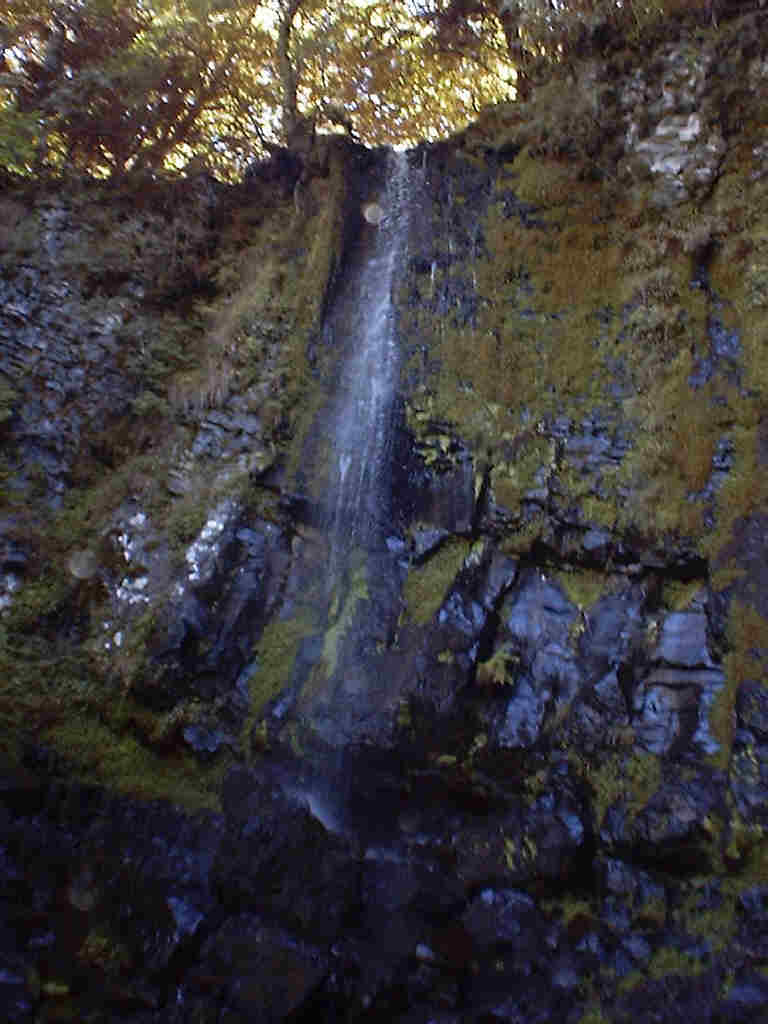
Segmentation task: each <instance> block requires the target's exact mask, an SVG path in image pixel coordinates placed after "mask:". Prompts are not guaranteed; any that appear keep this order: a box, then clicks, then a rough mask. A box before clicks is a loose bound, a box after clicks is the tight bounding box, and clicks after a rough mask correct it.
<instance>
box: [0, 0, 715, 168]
mask: <svg viewBox="0 0 768 1024" xmlns="http://www.w3.org/2000/svg"><path fill="white" fill-rule="evenodd" d="M713 3H714V0H630V2H629V3H623V2H621V0H563V2H560V3H557V4H550V3H548V2H545V0H418V2H416V0H399V2H396V3H395V2H383V0H348V2H345V3H329V2H327V0H181V2H174V3H171V2H169V0H151V2H149V3H147V2H145V0H9V3H8V5H7V7H6V13H5V14H4V15H3V19H2V20H0V168H4V169H5V170H6V171H10V172H12V173H15V174H22V175H40V174H44V173H45V174H50V173H54V174H59V173H63V172H64V171H67V172H72V171H73V170H74V171H76V172H77V171H79V172H81V173H86V174H91V175H96V176H99V177H107V176H111V177H122V176H124V175H126V174H132V175H141V174H152V173H157V172H158V171H160V170H168V169H171V170H179V169H181V168H185V167H186V168H187V169H188V170H190V169H192V168H197V169H201V168H203V167H207V168H208V169H209V170H212V171H214V172H215V173H217V174H218V175H220V176H224V177H232V176H237V175H238V174H241V173H242V171H243V170H244V168H245V167H246V165H247V164H248V162H249V161H250V160H252V159H253V158H254V157H260V156H263V155H264V154H265V153H267V152H269V151H271V150H272V149H273V148H274V147H275V146H276V145H279V144H281V143H282V144H285V143H287V144H288V145H291V146H294V147H297V146H298V147H300V145H301V142H302V136H303V135H304V136H306V133H307V131H309V132H310V133H311V132H313V131H314V129H315V127H316V126H317V127H319V128H320V129H321V130H338V131H349V132H351V133H353V134H354V135H355V136H356V137H357V138H358V139H359V140H360V141H362V142H365V143H368V144H379V143H389V144H397V143H401V144H402V143H404V142H414V141H415V140H417V139H419V138H435V137H437V136H441V135H446V134H449V133H450V132H452V131H455V130H456V129H457V128H459V127H461V126H462V124H464V123H466V122H467V121H468V120H471V119H473V118H474V117H475V116H476V115H477V113H478V112H479V110H480V109H482V108H483V107H485V106H487V105H488V104H491V103H495V102H498V101H499V100H504V99H511V98H513V97H514V96H515V95H516V94H520V93H522V94H523V95H527V93H528V92H529V91H530V90H531V88H532V87H533V86H535V85H536V84H537V83H538V82H540V81H541V79H542V74H543V75H544V77H546V68H547V67H551V66H552V65H554V64H563V63H564V62H565V63H567V62H569V61H570V60H571V59H574V58H576V57H578V56H580V55H583V54H585V53H597V54H605V53H606V52H608V51H609V50H611V49H613V48H615V45H616V42H617V40H618V39H625V38H627V37H630V38H631V37H633V36H634V37H635V38H637V37H638V35H639V34H641V33H642V32H643V31H645V30H646V29H648V28H649V27H651V28H652V27H653V26H654V25H656V26H658V25H660V24H663V23H665V22H667V21H669V20H674V19H675V18H679V17H680V16H684V15H686V14H688V13H691V12H692V14H693V16H694V17H695V18H696V19H699V20H700V19H702V18H704V19H705V20H709V19H710V18H711V17H713V14H714V12H713ZM720 6H721V7H726V6H727V0H721V3H720Z"/></svg>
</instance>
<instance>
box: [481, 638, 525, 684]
mask: <svg viewBox="0 0 768 1024" xmlns="http://www.w3.org/2000/svg"><path fill="white" fill-rule="evenodd" d="M516 661H517V659H516V658H515V657H514V656H513V655H512V653H511V652H510V651H509V650H508V649H507V648H506V647H500V648H499V649H498V650H497V651H494V653H493V654H492V655H491V657H490V658H488V660H487V661H481V662H479V664H478V666H477V676H476V681H477V684H478V686H493V685H499V686H501V685H509V684H511V683H513V682H514V680H515V672H514V669H515V663H516Z"/></svg>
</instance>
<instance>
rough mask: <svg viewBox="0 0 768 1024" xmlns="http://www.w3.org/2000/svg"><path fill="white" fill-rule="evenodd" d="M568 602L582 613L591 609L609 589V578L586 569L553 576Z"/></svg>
mask: <svg viewBox="0 0 768 1024" xmlns="http://www.w3.org/2000/svg"><path fill="white" fill-rule="evenodd" d="M555 578H556V580H557V582H558V583H559V584H560V586H561V587H562V589H563V591H564V592H565V594H566V596H567V598H568V600H569V601H571V602H572V603H573V604H575V605H576V607H577V608H579V609H580V610H582V611H585V610H586V609H588V608H591V607H592V605H594V604H595V603H596V602H597V600H598V599H599V598H600V597H602V596H603V595H604V594H606V593H609V592H610V589H611V580H610V577H608V576H606V574H605V573H602V572H594V571H591V570H588V569H574V570H573V571H571V572H559V573H557V574H556V576H555Z"/></svg>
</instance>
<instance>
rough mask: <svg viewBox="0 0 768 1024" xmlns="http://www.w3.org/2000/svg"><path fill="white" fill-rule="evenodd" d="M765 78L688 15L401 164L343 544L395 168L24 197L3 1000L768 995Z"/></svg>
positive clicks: (507, 1011) (285, 166) (3, 400)
mask: <svg viewBox="0 0 768 1024" xmlns="http://www.w3.org/2000/svg"><path fill="white" fill-rule="evenodd" d="M761 17H762V20H760V19H761ZM767 85H768V47H767V46H766V33H765V18H764V16H762V15H761V14H758V15H754V16H748V17H745V18H742V19H739V20H734V21H731V22H728V23H727V24H725V25H723V26H722V27H721V28H720V29H719V30H717V31H714V30H713V31H706V32H705V31H700V32H698V33H697V32H692V31H674V30H673V29H672V28H670V30H669V32H668V34H667V37H666V38H665V39H659V40H657V41H656V42H655V43H654V45H653V46H652V47H651V48H650V49H649V50H648V51H647V52H645V53H644V54H643V56H642V59H640V58H639V57H638V54H637V52H636V51H633V50H632V49H630V48H627V49H626V50H615V51H613V52H612V53H611V54H610V55H609V56H606V57H604V58H602V59H601V60H599V61H597V60H595V61H594V62H587V61H584V62H581V63H579V64H578V65H575V66H574V67H573V68H572V69H570V70H569V72H568V74H567V75H565V73H564V76H563V77H562V78H558V79H554V80H553V81H552V82H550V84H549V85H547V86H543V87H542V88H541V89H540V90H539V91H538V92H537V93H536V96H535V99H534V100H533V101H531V102H530V103H528V104H520V105H509V106H502V107H498V108H495V109H493V110H491V111H488V112H486V113H485V114H484V115H483V116H482V117H481V119H480V120H479V121H478V123H477V124H475V125H473V126H471V127H470V128H469V129H467V131H466V132H464V133H462V134H461V135H460V136H457V137H455V138H453V139H451V140H449V141H446V142H443V143H440V144H437V145H434V146H423V147H420V148H419V149H418V150H416V151H414V152H412V153H410V154H409V155H408V162H409V164H410V166H411V170H412V173H411V175H410V178H409V181H410V185H409V188H410V192H409V196H408V199H407V201H408V203H409V206H410V216H409V222H408V223H409V231H408V235H407V239H406V238H400V239H399V242H398V253H397V265H396V268H395V271H394V272H393V278H392V279H393V281H394V282H395V295H394V299H393V306H392V308H391V310H389V311H386V316H385V317H384V319H385V320H387V322H388V323H391V330H392V332H393V335H392V336H393V339H394V340H395V341H396V348H397V352H398V363H397V366H398V372H399V382H398V385H397V387H396V390H395V395H394V399H393V401H392V403H391V407H388V414H387V415H388V419H387V424H388V438H389V442H388V444H387V445H386V446H383V447H382V454H381V455H380V460H381V461H380V464H377V468H375V472H377V473H380V474H381V475H382V479H383V478H386V481H387V487H386V491H387V493H386V495H385V496H383V497H382V494H383V491H381V490H380V491H377V492H376V493H377V494H378V495H379V497H378V498H377V499H376V502H375V503H378V506H379V507H378V509H377V508H373V507H368V508H366V510H365V514H366V515H370V516H371V517H373V518H374V519H375V520H376V528H375V530H371V531H369V532H368V533H366V534H365V537H367V538H368V539H367V540H365V539H361V538H362V537H363V535H362V534H361V533H360V532H359V531H355V530H351V531H350V532H349V534H348V540H347V543H344V540H343V538H342V539H341V540H340V539H339V533H340V531H339V530H338V529H336V528H332V523H333V522H334V521H335V520H334V519H333V513H332V511H329V510H332V509H333V508H334V500H335V499H334V492H335V490H336V489H337V485H338V474H339V469H338V467H337V466H336V462H335V461H334V460H335V459H336V458H337V454H336V453H335V451H334V440H333V438H334V435H333V423H334V422H335V420H334V417H335V416H336V412H335V410H337V409H338V403H339V401H340V398H339V395H340V393H341V392H342V391H343V390H344V388H346V387H347V386H348V380H347V378H346V377H345V371H344V367H345V366H347V365H349V361H350V359H351V358H352V356H353V353H354V351H355V347H356V344H357V341H356V339H357V338H358V336H359V333H360V331H363V330H365V326H364V325H365V321H366V317H367V309H368V307H367V306H366V302H367V301H369V299H370V295H369V293H370V289H371V287H372V286H371V284H370V281H369V278H368V277H366V274H365V272H364V268H365V267H366V266H370V261H371V259H373V258H374V255H375V253H376V251H377V249H376V246H377V244H378V243H377V237H378V236H377V232H378V231H379V230H380V229H379V227H377V226H376V223H370V222H369V220H373V221H374V222H375V221H376V220H377V217H378V214H377V213H376V208H374V207H371V205H370V204H379V203H381V202H382V195H383V194H384V192H385V190H386V178H387V174H388V173H389V172H388V171H387V160H386V157H385V154H383V153H375V152H374V153H371V152H366V151H363V150H359V149H357V148H356V147H354V146H352V145H351V144H349V143H347V142H346V141H344V140H320V141H319V142H318V144H317V146H316V150H315V152H314V153H313V154H312V156H311V158H309V159H308V160H307V161H306V163H305V165H304V167H303V169H302V168H301V167H299V166H298V165H297V164H296V162H295V159H294V158H292V157H291V156H290V154H283V155H282V158H281V159H279V160H276V161H274V162H272V163H270V164H268V165H263V166H260V167H256V168H254V169H253V173H252V174H251V175H250V176H249V179H248V180H247V181H246V182H245V183H244V184H243V185H242V186H241V187H238V188H232V187H225V186H222V185H219V184H217V183H216V182H214V181H212V180H210V179H208V178H206V177H204V176H203V177H200V178H198V179H195V180H192V181H184V182H179V183H175V184H161V183H156V182H155V183H151V184H148V185H146V186H145V187H144V188H143V189H137V190H133V191H131V192H130V193H120V192H116V191H110V190H108V189H105V188H99V187H98V186H96V185H91V186H88V187H87V188H86V187H84V186H81V187H80V188H79V189H75V188H60V189H56V190H50V191H41V190H40V189H32V188H27V189H26V190H25V189H22V188H11V187H7V188H6V189H5V190H4V191H3V192H2V193H0V210H1V212H2V218H0V219H1V220H2V223H3V228H2V234H1V235H0V247H1V251H2V257H3V262H2V275H1V276H0V371H1V372H2V377H1V378H0V417H1V421H0V430H2V431H3V463H2V470H3V490H2V510H1V512H0V537H1V538H2V552H3V560H2V567H1V568H2V576H0V583H1V584H2V598H1V600H2V607H3V611H2V617H1V618H0V639H1V640H2V649H1V650H0V658H2V681H0V717H1V718H2V723H3V731H2V737H3V739H2V746H1V747H0V752H1V753H2V761H1V762H0V778H2V788H1V789H0V795H1V796H2V803H1V804H0V821H2V822H3V828H2V830H1V833H2V839H0V871H1V872H2V881H3V888H2V898H3V900H4V901H5V912H4V914H3V915H2V916H0V920H5V921H6V922H7V924H5V925H0V951H2V954H3V956H4V958H5V959H4V964H3V967H2V969H0V1005H2V1007H3V1010H4V1011H5V1013H6V1016H7V1018H8V1019H9V1020H17V1021H27V1020H29V1021H31V1020H53V1019H56V1020H92V1021H101V1020H104V1021H116V1020H125V1021H130V1022H139V1021H141V1022H144V1021H158V1022H159V1021H164V1022H167V1021H179V1022H181V1021H184V1022H188V1021H192V1020H200V1021H209V1020H210V1021H214V1020H227V1021H232V1022H235V1021H246V1020H248V1021H252V1020H265V1021H267V1020H270V1021H272V1020H291V1021H299V1020H307V1021H310V1020H325V1019H327V1020H355V1019H357V1018H358V1017H360V1018H362V1017H365V1018H366V1019H373V1020H376V1019H380V1020H387V1021H391V1020H403V1021H411V1020H413V1021H416V1020H427V1019H430V1020H432V1019H434V1020H445V1021H449V1020H450V1021H456V1020H500V1021H521V1022H522V1021H525V1022H529V1021H537V1020H540V1021H549V1020H563V1021H573V1022H576V1021H593V1022H597V1021H599V1020H615V1021H630V1020H633V1021H634V1020H639V1019H643V1020H647V1019H654V1020H659V1021H665V1020H670V1021H671V1020H673V1019H674V1020H677V1019H678V1018H679V1016H680V1014H681V1013H689V1014H696V1015H697V1016H698V1018H699V1019H703V1020H714V1019H717V1020H721V1021H742V1020H753V1019H756V1017H755V1014H757V1013H758V1011H759V1008H760V1007H762V1006H763V1005H764V1004H765V1002H766V1000H767V999H768V982H767V981H766V978H765V973H764V964H765V958H766V956H768V924H767V922H768V909H767V908H768V878H767V877H766V862H765V857H766V849H767V848H766V840H765V833H764V829H765V827H766V807H767V806H768V779H766V768H765V764H764V761H765V753H766V751H768V690H766V688H765V684H764V680H765V673H766V664H765V660H766V656H767V654H768V596H767V595H768V575H767V574H768V569H767V568H766V567H767V566H768V550H766V549H767V548H768V521H767V520H766V516H765V511H764V510H765V505H766V497H768V494H767V493H766V491H767V489H768V484H766V482H765V479H766V473H765V467H766V464H767V463H768V433H766V423H765V412H764V408H765V402H766V389H767V388H768V378H767V377H766V371H765V368H764V365H765V344H766V337H768V137H767V136H766V132H765V125H766V123H768V88H767V87H766V86H767ZM372 210H373V213H372V212H371V211H372ZM365 211H367V213H368V217H369V220H366V218H365V216H364V212H365ZM388 329H390V328H388ZM343 474H344V470H343V469H342V470H341V477H342V480H343ZM371 493H372V492H371ZM375 503H374V504H375ZM369 504H370V503H369ZM337 518H339V517H338V516H337ZM341 520H342V521H343V517H341ZM337 525H338V524H337ZM341 532H342V533H343V531H341ZM334 538H335V539H334ZM342 550H343V555H341V554H339V552H340V551H342Z"/></svg>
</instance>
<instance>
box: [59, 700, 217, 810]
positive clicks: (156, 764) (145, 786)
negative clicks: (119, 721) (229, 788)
mask: <svg viewBox="0 0 768 1024" xmlns="http://www.w3.org/2000/svg"><path fill="white" fill-rule="evenodd" d="M74 711H75V709H72V713H71V715H70V717H68V718H66V719H64V720H62V721H61V722H58V723H57V724H55V725H53V726H51V727H50V728H49V729H47V730H45V731H44V733H43V735H42V739H43V741H44V742H45V743H48V744H50V745H51V746H52V747H53V748H54V749H55V750H56V751H57V752H58V753H59V754H61V755H62V756H63V757H64V758H65V760H66V761H67V762H68V763H69V764H70V765H71V767H72V774H73V775H74V776H75V777H76V778H81V779H82V780H83V781H86V782H88V783H90V784H94V783H97V784H100V785H103V786H106V787H107V788H108V789H113V790H115V791H117V792H120V793H126V794H128V795H130V796H134V797H137V798H139V799H147V800H149V799H155V798H162V799H166V800H171V801H172V802H174V803H178V804H180V805H181V806H183V807H186V808H189V809H191V810H198V809H214V810H215V809H218V807H219V798H218V790H219V786H220V783H221V779H222V777H223V774H224V773H225V771H226V768H227V759H226V758H223V757H222V758H218V759H217V760H216V761H215V762H214V763H213V765H212V766H211V767H208V768H201V767H200V765H199V764H198V762H197V761H196V760H195V758H194V757H193V756H192V754H188V753H186V752H180V751H170V752H169V753H168V754H166V755H161V754H158V753H155V752H154V751H151V750H149V749H148V748H147V747H145V746H144V745H143V744H141V743H140V742H139V741H138V740H137V739H136V737H135V736H134V734H133V732H132V730H130V729H126V730H125V731H120V730H115V729H113V728H110V726H109V725H107V724H105V723H104V722H102V721H98V720H96V719H94V718H90V717H88V715H87V714H82V713H80V714H76V713H74Z"/></svg>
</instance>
